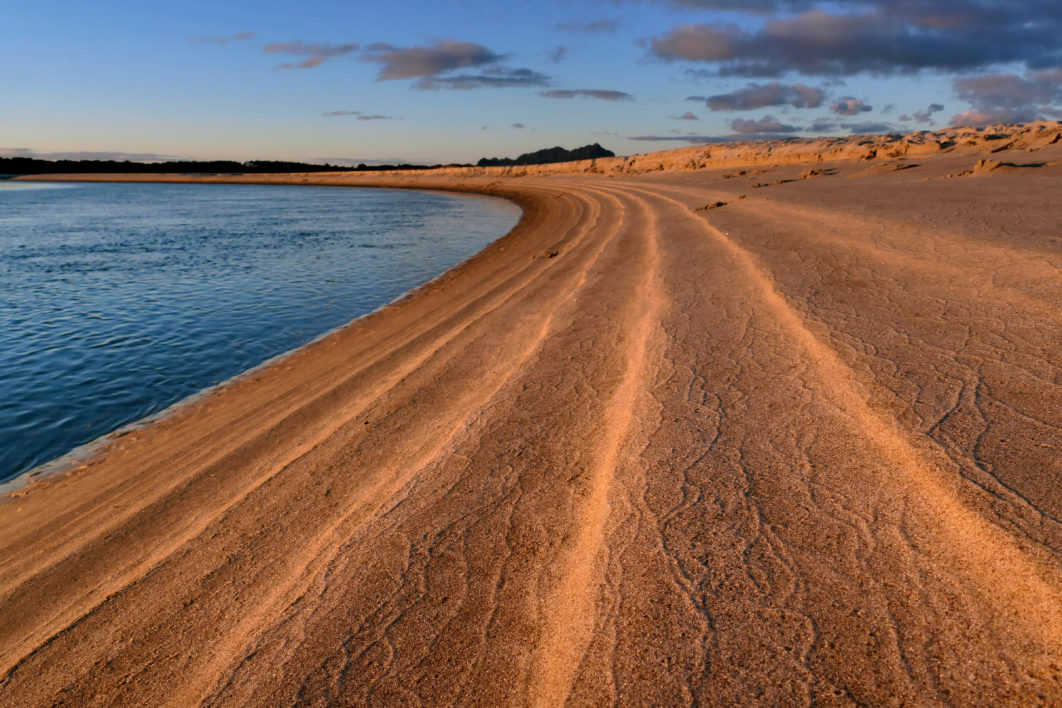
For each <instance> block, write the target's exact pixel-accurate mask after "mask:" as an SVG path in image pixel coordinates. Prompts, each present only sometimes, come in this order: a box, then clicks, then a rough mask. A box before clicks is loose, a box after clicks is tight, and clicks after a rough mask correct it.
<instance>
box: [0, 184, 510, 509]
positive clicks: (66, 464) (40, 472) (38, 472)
mask: <svg viewBox="0 0 1062 708" xmlns="http://www.w3.org/2000/svg"><path fill="white" fill-rule="evenodd" d="M100 176H101V177H107V175H100ZM70 177H71V179H70V180H69V181H70V182H75V183H76V182H112V183H113V182H118V181H120V182H135V183H141V184H157V183H159V182H156V181H154V180H152V179H151V178H150V176H147V178H146V179H133V180H125V179H121V180H109V179H97V178H96V177H97V176H96V175H70ZM138 177H144V176H142V175H138ZM16 181H19V182H25V183H36V182H43V183H53V182H60V181H67V180H54V179H49V178H48V176H46V177H45V178H43V179H37V176H33V177H23V178H21V179H18V180H16ZM170 183H172V182H170ZM181 183H182V184H195V183H196V182H195V181H187V182H181ZM236 184H248V183H236ZM273 184H275V183H273ZM256 186H270V185H268V184H267V185H261V184H259V185H256ZM276 186H329V187H331V185H302V184H300V185H289V184H277V185H276ZM333 188H334V187H333ZM355 188H358V187H355ZM361 188H364V189H393V190H394V191H411V190H410V189H409V188H403V189H396V188H392V187H382V186H373V185H366V186H365V187H361ZM412 191H431V192H442V193H447V194H452V195H455V196H461V197H466V198H477V197H478V198H486V199H500V198H499V197H495V196H492V195H489V194H484V193H480V192H461V191H453V190H446V189H432V188H430V187H429V188H425V189H423V190H417V189H413V190H412ZM504 201H506V202H507V203H508V204H510V205H512V206H514V207H515V208H516V209H519V210H521V217H520V219H522V218H523V214H522V207H521V206H520V205H519V204H517V203H516V202H514V201H512V200H509V199H505V200H504ZM518 224H519V220H518V223H517V225H518ZM514 228H515V226H514ZM510 231H511V230H510ZM507 233H508V232H506V233H505V234H501V235H499V236H498V238H504V237H505V236H506V235H507ZM495 240H497V239H495ZM492 243H493V241H492ZM488 245H489V244H488ZM475 256H476V254H473V255H472V256H469V257H468V258H465V259H463V260H462V261H460V262H458V263H455V264H454V265H453V266H451V268H448V269H447V270H446V271H443V272H442V273H440V274H438V275H437V276H436V277H435V278H432V279H431V280H429V281H427V282H424V283H421V284H419V285H416V286H414V287H412V288H410V289H409V290H406V291H405V292H403V293H402V294H400V295H399V296H398V297H396V298H395V299H393V300H391V301H389V302H386V303H384V304H382V305H380V306H379V307H376V308H374V309H373V310H372V311H370V312H366V313H365V314H363V315H359V316H358V317H355V318H354V319H352V320H349V321H347V322H344V323H343V324H341V325H338V326H336V327H333V328H331V329H329V330H327V331H325V332H322V333H321V334H318V335H316V336H315V337H313V338H312V339H311V340H310V341H308V342H306V343H304V344H301V345H299V346H297V347H295V348H293V349H288V350H286V351H283V352H281V353H279V354H275V355H273V356H271V357H269V358H268V359H266V360H264V361H262V362H261V363H259V364H256V365H255V366H252V367H250V368H248V369H246V370H244V371H241V372H239V373H238V374H235V375H234V376H231V377H229V378H227V379H225V380H224V381H219V382H217V383H215V384H212V385H210V386H206V387H204V388H203V389H200V390H199V391H196V392H195V393H192V394H189V395H187V396H184V397H183V398H181V399H180V400H178V401H175V402H173V403H171V404H169V405H167V406H165V407H164V408H162V409H161V410H159V411H156V412H155V413H151V414H149V415H146V416H144V417H142V418H138V419H136V420H133V421H130V422H128V423H125V424H124V425H120V426H118V427H117V428H115V429H114V430H110V431H108V432H106V433H103V434H101V435H99V436H98V437H96V438H94V439H92V440H89V441H87V442H84V443H82V444H80V445H78V446H77V447H75V448H73V449H71V450H69V451H68V452H66V453H63V454H62V455H59V456H58V457H56V458H54V459H51V460H48V461H47V462H43V463H41V464H39V465H36V466H35V467H33V468H31V469H28V470H26V471H24V472H21V473H19V474H18V475H16V476H14V477H12V478H10V479H7V480H0V505H3V504H4V503H5V502H8V501H10V500H11V499H12V497H11V493H12V492H16V491H18V490H19V489H22V488H23V487H25V486H27V485H30V484H33V483H35V482H38V481H41V480H45V479H48V478H50V477H54V476H57V475H63V474H66V473H68V472H70V471H72V470H73V469H75V468H77V467H79V466H81V465H83V464H85V463H86V462H87V461H88V460H89V459H91V458H92V457H94V456H95V455H97V454H100V452H101V451H102V449H103V448H104V447H105V446H106V445H107V444H108V443H109V442H111V441H112V440H115V439H118V438H121V437H123V436H125V435H128V434H129V433H132V432H135V431H137V430H141V429H143V428H145V427H147V426H149V425H152V424H153V423H155V422H157V421H160V420H164V419H166V418H168V417H170V416H172V415H175V414H176V413H177V412H178V411H180V410H181V409H182V408H184V407H185V406H189V405H192V404H194V403H196V402H198V401H200V400H201V399H203V398H205V397H207V396H210V395H211V394H213V393H215V392H217V391H219V390H221V389H223V388H225V387H227V386H229V385H231V384H233V383H236V382H237V381H239V380H241V379H244V378H246V377H251V376H254V375H255V374H256V372H258V371H260V370H261V369H263V368H265V367H268V366H272V365H274V364H280V363H281V362H283V360H285V359H287V358H288V357H290V356H291V355H293V354H295V353H296V352H298V351H299V350H301V349H303V348H305V347H309V346H311V345H313V344H316V343H317V342H319V341H320V340H322V339H325V338H327V337H329V336H331V335H332V334H335V333H338V332H340V331H342V330H344V329H346V328H348V327H351V326H353V325H354V324H356V323H357V322H358V321H359V320H361V319H364V318H366V317H369V316H371V315H375V314H377V313H379V312H380V311H381V310H384V309H385V308H387V307H390V306H391V305H393V304H395V303H398V302H400V301H402V300H404V299H405V298H407V297H410V296H412V295H413V294H415V293H416V291H418V290H420V289H422V288H426V287H429V286H430V285H431V284H432V283H433V282H435V281H436V280H438V279H440V278H442V277H443V276H444V275H445V274H446V273H447V272H448V271H449V270H452V269H454V268H459V267H461V266H462V265H463V264H464V263H465V262H466V261H468V260H470V259H471V258H474V257H475Z"/></svg>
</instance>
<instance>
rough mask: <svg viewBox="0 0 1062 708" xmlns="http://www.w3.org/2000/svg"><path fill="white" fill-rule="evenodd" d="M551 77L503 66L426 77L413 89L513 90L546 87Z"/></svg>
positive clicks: (416, 83) (414, 85) (529, 70)
mask: <svg viewBox="0 0 1062 708" xmlns="http://www.w3.org/2000/svg"><path fill="white" fill-rule="evenodd" d="M548 84H549V76H547V75H546V74H541V73H539V72H537V71H532V70H531V69H508V68H505V67H501V66H496V67H487V68H486V69H484V70H483V72H482V73H479V74H457V75H454V76H426V77H424V78H422V79H419V80H418V81H416V82H415V83H414V84H413V88H416V89H425V90H429V91H437V90H439V89H462V90H467V89H477V88H512V87H520V86H546V85H548Z"/></svg>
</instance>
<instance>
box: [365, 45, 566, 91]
mask: <svg viewBox="0 0 1062 708" xmlns="http://www.w3.org/2000/svg"><path fill="white" fill-rule="evenodd" d="M360 59H361V60H362V61H365V62H372V63H376V64H380V65H381V68H380V73H379V74H378V75H377V77H376V80H377V81H395V80H401V79H417V80H416V81H415V82H414V83H413V86H412V87H413V88H415V89H422V90H429V91H437V90H439V89H477V88H507V87H520V86H546V85H548V84H549V76H547V75H546V74H543V73H540V72H537V71H532V70H531V69H513V68H510V67H507V66H503V65H502V64H501V63H500V62H501V61H503V60H504V59H505V55H503V54H497V53H496V52H493V51H491V50H490V49H488V48H486V47H484V46H483V45H481V44H475V43H473V42H458V41H455V40H451V39H446V40H441V41H438V42H435V43H434V44H432V45H427V46H418V47H396V46H394V45H391V44H380V43H377V44H370V45H369V46H367V47H365V49H364V50H363V51H362V53H361V56H360ZM469 69H471V70H472V71H467V70H469ZM455 72H460V73H455Z"/></svg>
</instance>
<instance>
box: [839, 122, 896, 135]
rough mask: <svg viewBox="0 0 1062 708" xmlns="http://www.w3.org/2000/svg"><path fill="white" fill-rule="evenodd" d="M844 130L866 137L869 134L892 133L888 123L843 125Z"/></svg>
mask: <svg viewBox="0 0 1062 708" xmlns="http://www.w3.org/2000/svg"><path fill="white" fill-rule="evenodd" d="M840 125H841V127H842V128H844V129H845V130H847V131H848V132H849V133H852V134H853V135H864V134H868V133H889V132H892V126H891V125H889V124H888V123H874V122H870V121H868V122H865V123H841V124H840Z"/></svg>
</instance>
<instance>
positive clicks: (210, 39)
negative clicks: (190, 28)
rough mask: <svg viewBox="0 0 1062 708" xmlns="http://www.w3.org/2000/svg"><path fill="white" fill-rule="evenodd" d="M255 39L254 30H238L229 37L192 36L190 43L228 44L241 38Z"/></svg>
mask: <svg viewBox="0 0 1062 708" xmlns="http://www.w3.org/2000/svg"><path fill="white" fill-rule="evenodd" d="M246 39H254V32H237V33H236V34H233V35H229V36H227V37H192V38H191V39H189V40H188V42H189V44H222V45H225V44H228V43H229V42H239V41H241V40H246Z"/></svg>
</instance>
